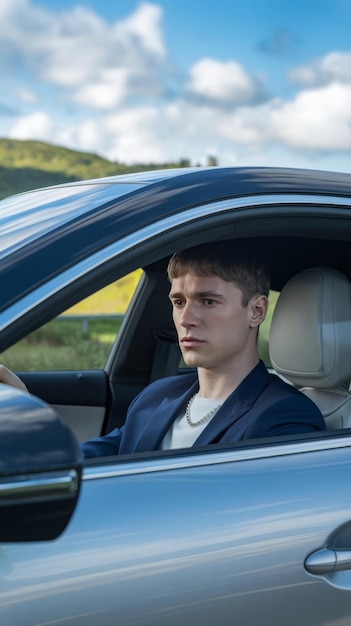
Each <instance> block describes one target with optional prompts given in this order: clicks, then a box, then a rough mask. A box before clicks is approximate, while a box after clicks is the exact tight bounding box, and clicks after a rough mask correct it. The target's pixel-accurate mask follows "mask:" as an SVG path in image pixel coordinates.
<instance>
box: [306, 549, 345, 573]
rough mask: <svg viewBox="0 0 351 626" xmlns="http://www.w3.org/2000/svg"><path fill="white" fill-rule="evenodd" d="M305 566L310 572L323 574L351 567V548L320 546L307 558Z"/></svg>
mask: <svg viewBox="0 0 351 626" xmlns="http://www.w3.org/2000/svg"><path fill="white" fill-rule="evenodd" d="M305 568H306V570H307V571H308V572H310V574H317V575H320V576H323V575H324V574H331V573H334V572H341V571H343V570H347V569H351V550H333V549H332V548H320V549H319V550H316V552H312V553H311V554H309V556H308V557H307V558H306V560H305Z"/></svg>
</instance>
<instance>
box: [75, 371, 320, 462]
mask: <svg viewBox="0 0 351 626" xmlns="http://www.w3.org/2000/svg"><path fill="white" fill-rule="evenodd" d="M198 389H199V382H198V378H197V376H196V375H195V374H185V375H181V376H172V377H169V378H161V379H160V380H157V381H155V382H154V383H151V385H148V386H147V387H146V388H145V389H144V390H143V391H142V392H141V393H140V394H139V395H138V396H137V397H136V398H135V399H134V400H133V402H132V403H131V405H130V407H129V409H128V413H127V418H126V421H125V424H124V425H123V426H122V427H121V428H116V429H114V430H113V431H112V432H111V433H109V434H108V435H105V436H103V437H95V438H94V439H90V440H89V441H86V442H84V443H82V444H81V447H82V450H83V452H84V455H85V457H86V458H89V457H97V456H109V455H114V454H128V453H130V452H145V451H151V450H158V449H159V447H160V445H161V442H162V440H163V438H164V436H165V434H166V433H167V431H168V429H169V428H170V426H171V425H172V423H173V422H174V421H175V420H176V419H177V417H179V416H180V415H182V414H184V412H185V408H186V405H187V403H188V401H189V399H190V398H191V396H192V395H193V394H194V393H195V392H196V391H198ZM320 430H325V423H324V419H323V417H322V414H321V412H320V411H319V409H318V407H317V406H316V405H315V404H314V402H312V400H310V399H309V398H307V397H306V396H304V395H303V394H302V393H300V392H299V391H298V390H297V389H295V388H294V387H292V386H291V385H289V384H287V383H285V382H284V381H282V380H281V379H280V378H279V377H278V376H275V375H273V374H270V373H269V372H268V370H267V368H266V366H265V365H264V363H263V362H262V361H260V362H259V363H258V365H257V366H256V367H255V368H254V369H253V370H252V371H251V372H250V373H249V374H248V376H246V378H245V379H244V380H243V381H242V383H241V384H240V385H239V387H238V388H237V389H236V390H235V391H233V393H232V394H231V395H230V396H229V397H228V398H227V399H226V401H225V402H224V403H223V405H222V407H221V408H220V409H219V411H218V412H217V413H216V415H215V416H214V417H213V418H212V420H211V421H210V422H209V423H208V425H207V426H206V428H205V429H204V430H203V431H202V433H201V434H200V436H199V437H198V439H197V440H196V441H195V443H194V444H193V445H194V446H203V445H206V444H210V443H225V442H231V441H240V440H242V439H255V438H256V437H272V436H274V435H291V434H292V435H294V434H298V433H308V432H313V431H320Z"/></svg>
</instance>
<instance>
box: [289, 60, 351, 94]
mask: <svg viewBox="0 0 351 626" xmlns="http://www.w3.org/2000/svg"><path fill="white" fill-rule="evenodd" d="M289 77H290V79H291V80H292V82H294V83H296V84H297V85H301V86H305V87H308V86H310V87H311V86H317V87H318V86H321V85H326V84H328V83H331V82H335V81H337V82H341V83H350V82H351V52H331V53H330V54H327V55H326V56H324V57H322V58H320V59H316V60H314V61H312V62H311V63H308V64H307V65H304V66H301V67H297V68H295V69H293V70H291V72H290V73H289Z"/></svg>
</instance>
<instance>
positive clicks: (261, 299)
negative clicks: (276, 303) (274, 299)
mask: <svg viewBox="0 0 351 626" xmlns="http://www.w3.org/2000/svg"><path fill="white" fill-rule="evenodd" d="M249 307H250V311H251V315H250V327H251V328H257V326H259V325H260V324H262V322H263V321H264V319H265V317H266V315H267V311H268V298H267V296H263V295H260V296H254V297H253V298H251V300H250V302H249Z"/></svg>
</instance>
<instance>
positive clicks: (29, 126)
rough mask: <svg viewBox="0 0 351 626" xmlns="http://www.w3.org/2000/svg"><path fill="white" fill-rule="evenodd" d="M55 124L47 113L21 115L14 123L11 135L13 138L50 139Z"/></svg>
mask: <svg viewBox="0 0 351 626" xmlns="http://www.w3.org/2000/svg"><path fill="white" fill-rule="evenodd" d="M53 128H54V124H53V122H52V120H51V119H50V117H49V116H48V115H47V114H46V113H41V112H37V113H33V114H32V115H26V116H23V117H19V118H18V119H17V121H16V122H15V123H14V124H13V126H12V129H11V132H10V133H9V136H10V137H11V138H12V139H42V140H45V141H48V138H49V137H50V136H51V133H52V131H53Z"/></svg>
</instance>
